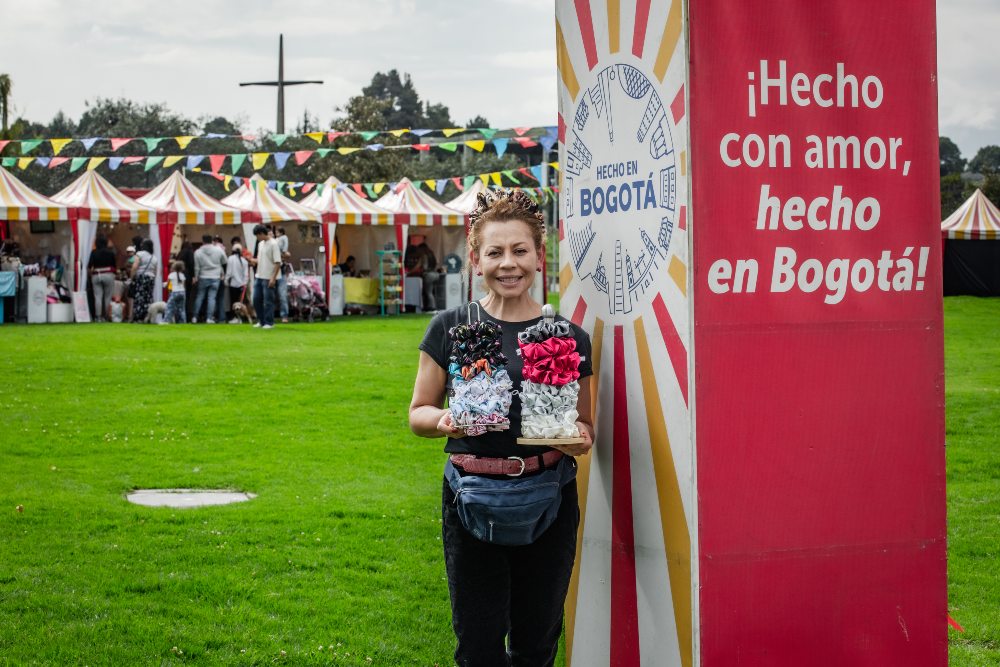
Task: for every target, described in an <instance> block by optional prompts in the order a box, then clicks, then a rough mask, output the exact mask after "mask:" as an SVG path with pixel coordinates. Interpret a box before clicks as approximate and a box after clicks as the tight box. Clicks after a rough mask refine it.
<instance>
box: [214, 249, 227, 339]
mask: <svg viewBox="0 0 1000 667" xmlns="http://www.w3.org/2000/svg"><path fill="white" fill-rule="evenodd" d="M212 243H213V244H214V245H215V247H216V248H218V249H219V250H221V251H222V254H223V255H224V256H225V255H226V252H227V250H226V242H225V241H223V240H222V237H221V236H216V237H215V238H214V239H212ZM222 272H223V274H225V269H223V271H222ZM223 277H224V276H223ZM215 321H216V322H225V321H226V281H225V280H220V281H219V290H218V291H217V292H216V293H215Z"/></svg>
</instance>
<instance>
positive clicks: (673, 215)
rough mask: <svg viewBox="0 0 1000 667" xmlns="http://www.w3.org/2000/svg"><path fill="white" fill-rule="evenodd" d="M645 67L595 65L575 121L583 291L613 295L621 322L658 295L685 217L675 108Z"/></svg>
mask: <svg viewBox="0 0 1000 667" xmlns="http://www.w3.org/2000/svg"><path fill="white" fill-rule="evenodd" d="M642 66H643V64H642V63H641V62H636V64H625V63H621V62H619V63H615V64H610V65H607V66H605V67H604V68H603V69H595V70H594V71H593V72H591V75H592V76H591V79H590V81H589V85H588V86H587V87H586V92H584V91H583V90H581V94H580V95H579V97H578V98H577V102H576V106H575V108H574V109H573V113H572V116H571V119H569V118H568V119H567V125H568V126H567V128H566V137H565V141H566V160H565V166H564V169H565V173H564V176H563V187H562V192H561V196H562V199H563V201H562V205H563V209H562V210H563V214H564V233H565V235H566V238H567V242H568V248H569V252H570V261H571V262H572V266H573V269H574V271H575V273H576V275H577V276H578V277H579V278H580V279H581V280H582V281H583V283H584V284H583V285H581V287H580V289H581V292H582V294H583V296H584V297H585V298H587V300H588V302H590V303H595V304H596V303H600V302H601V301H604V302H606V303H607V310H606V312H607V314H608V315H609V316H610V317H609V319H610V321H612V322H614V321H621V320H624V319H631V314H632V313H633V311H634V309H635V305H636V304H637V303H641V302H648V301H649V300H650V299H651V298H652V296H653V295H655V293H656V291H657V290H656V287H655V286H654V283H655V280H654V276H655V275H656V274H657V272H661V273H662V271H663V269H664V268H665V265H666V262H667V259H668V256H669V253H670V250H671V242H672V239H673V232H674V226H675V224H676V219H677V154H676V151H675V146H674V140H673V132H672V129H671V125H670V121H669V119H668V110H667V109H666V108H665V106H664V104H663V100H662V99H661V98H660V95H659V94H658V93H657V90H656V88H655V87H654V86H653V85H652V84H651V82H650V79H649V76H647V74H646V73H645V72H643V70H642V69H640V68H641V67H642ZM623 156H624V157H623ZM601 310H604V309H603V308H602V309H601Z"/></svg>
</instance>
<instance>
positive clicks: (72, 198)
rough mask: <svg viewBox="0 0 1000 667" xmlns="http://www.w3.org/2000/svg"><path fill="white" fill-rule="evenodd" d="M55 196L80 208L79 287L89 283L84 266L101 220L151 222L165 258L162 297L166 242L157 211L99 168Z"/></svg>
mask: <svg viewBox="0 0 1000 667" xmlns="http://www.w3.org/2000/svg"><path fill="white" fill-rule="evenodd" d="M51 199H52V200H53V201H55V202H57V203H59V204H62V205H64V206H69V207H72V208H75V209H76V215H77V219H76V224H75V225H73V241H74V245H75V250H76V252H75V261H74V269H75V271H74V282H73V285H74V289H75V290H77V291H80V290H82V289H83V288H84V286H85V280H83V276H84V270H85V269H86V267H87V263H88V262H89V260H90V250H91V247H92V246H93V245H94V237H95V236H96V234H97V223H99V222H131V223H136V224H141V225H149V226H150V229H149V236H150V238H151V239H152V241H153V248H154V254H155V256H157V257H160V258H161V261H160V263H159V267H158V268H157V280H156V284H155V287H154V291H153V294H154V297H155V298H159V297H158V295H159V294H160V292H159V288H160V285H161V284H162V282H163V281H162V275H164V274H163V261H162V258H163V252H162V250H161V246H162V243H161V241H160V230H159V227H158V225H157V222H158V221H159V219H158V218H157V214H156V211H154V210H153V209H152V208H150V207H148V206H143V205H142V204H140V203H139V202H137V201H135V200H134V199H132V198H130V197H128V196H126V195H124V194H122V193H121V192H119V191H118V189H117V188H115V186H113V185H111V183H108V181H107V180H105V179H104V177H103V176H101V175H100V174H98V173H97V172H96V171H85V172H84V173H83V174H82V175H81V176H80V178H78V179H76V180H75V181H73V182H72V183H71V184H69V185H68V186H67V187H66V188H64V189H63V190H61V191H60V192H57V193H56V194H54V195H52V197H51Z"/></svg>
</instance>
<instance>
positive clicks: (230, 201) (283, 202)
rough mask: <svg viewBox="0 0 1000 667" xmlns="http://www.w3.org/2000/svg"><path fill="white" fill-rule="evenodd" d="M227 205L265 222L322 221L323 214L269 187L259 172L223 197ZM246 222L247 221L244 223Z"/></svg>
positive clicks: (223, 201)
mask: <svg viewBox="0 0 1000 667" xmlns="http://www.w3.org/2000/svg"><path fill="white" fill-rule="evenodd" d="M222 203H223V204H225V205H226V206H231V207H233V208H238V209H241V210H243V211H247V212H250V213H253V214H255V215H256V216H257V217H256V221H259V222H264V223H269V224H270V223H274V222H291V221H295V220H301V221H303V222H322V221H323V216H322V215H321V214H320V213H319V212H318V211H315V210H313V209H311V208H309V207H307V206H303V205H302V204H300V203H298V202H296V201H294V200H292V199H289V198H288V197H286V196H285V195H283V194H281V193H280V192H278V191H277V190H275V189H273V188H269V187H267V181H265V180H264V179H262V178H261V177H260V175H259V174H254V175H253V176H252V177H250V178H248V179H247V180H245V181H244V182H243V185H242V186H240V187H239V188H237V189H236V191H235V192H233V194H231V195H229V196H228V197H225V198H223V199H222ZM244 224H246V223H244Z"/></svg>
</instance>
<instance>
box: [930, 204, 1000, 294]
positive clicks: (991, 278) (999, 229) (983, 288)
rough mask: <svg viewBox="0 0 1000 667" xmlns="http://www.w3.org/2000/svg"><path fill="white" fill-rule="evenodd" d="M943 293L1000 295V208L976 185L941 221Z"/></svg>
mask: <svg viewBox="0 0 1000 667" xmlns="http://www.w3.org/2000/svg"><path fill="white" fill-rule="evenodd" d="M941 234H942V236H943V237H944V238H943V239H942V243H943V251H944V267H943V274H944V294H945V296H949V295H953V294H971V295H974V296H1000V209H998V208H997V207H996V206H994V204H993V202H991V201H990V200H989V199H988V198H987V197H986V195H984V194H983V192H982V190H979V189H976V191H975V192H974V193H972V196H971V197H969V198H968V199H967V200H966V201H965V203H964V204H962V205H961V206H959V207H958V210H957V211H955V212H954V213H952V214H951V215H950V216H948V218H947V219H945V220H944V221H943V222H942V223H941Z"/></svg>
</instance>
